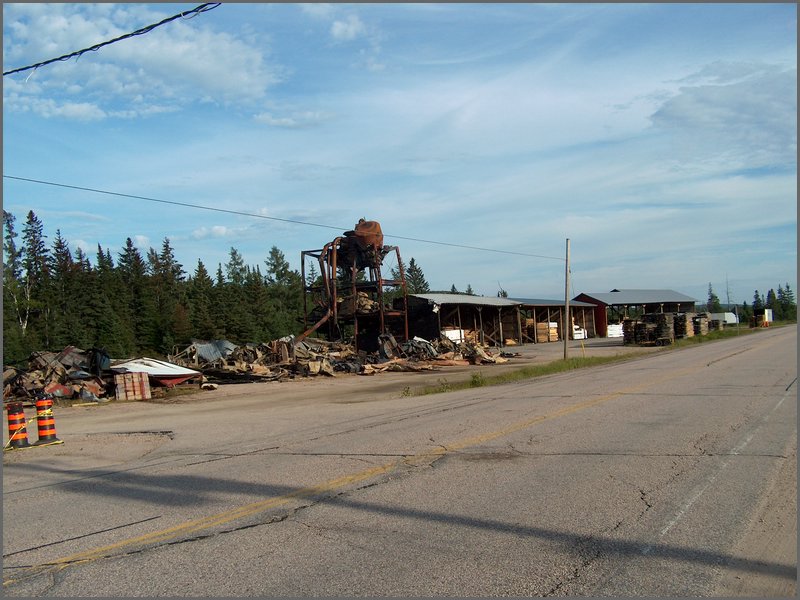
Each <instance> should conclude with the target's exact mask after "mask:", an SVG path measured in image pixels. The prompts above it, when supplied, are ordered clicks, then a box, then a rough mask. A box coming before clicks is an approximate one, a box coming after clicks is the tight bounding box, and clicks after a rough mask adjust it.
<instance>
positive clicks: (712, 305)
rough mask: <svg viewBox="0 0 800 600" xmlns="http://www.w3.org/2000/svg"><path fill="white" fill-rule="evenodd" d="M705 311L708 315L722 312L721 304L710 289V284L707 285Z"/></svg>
mask: <svg viewBox="0 0 800 600" xmlns="http://www.w3.org/2000/svg"><path fill="white" fill-rule="evenodd" d="M706 310H707V311H708V312H710V313H720V312H722V304H720V301H719V298H718V297H717V295H716V294H715V293H714V289H713V288H712V287H711V284H710V283H709V284H708V300H707V301H706Z"/></svg>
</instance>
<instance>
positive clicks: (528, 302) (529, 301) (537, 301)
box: [510, 298, 595, 308]
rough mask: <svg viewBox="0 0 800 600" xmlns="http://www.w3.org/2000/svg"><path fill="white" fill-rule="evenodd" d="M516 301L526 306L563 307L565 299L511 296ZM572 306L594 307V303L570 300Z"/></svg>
mask: <svg viewBox="0 0 800 600" xmlns="http://www.w3.org/2000/svg"><path fill="white" fill-rule="evenodd" d="M510 299H511V300H513V301H514V302H519V303H520V304H523V305H525V306H560V307H562V308H563V306H564V301H563V300H545V299H542V298H510ZM569 305H570V306H577V307H579V308H594V306H595V305H594V304H590V303H589V302H581V301H580V300H570V301H569Z"/></svg>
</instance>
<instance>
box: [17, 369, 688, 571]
mask: <svg viewBox="0 0 800 600" xmlns="http://www.w3.org/2000/svg"><path fill="white" fill-rule="evenodd" d="M702 368H703V367H690V368H686V369H681V370H676V371H672V372H671V373H670V374H669V375H667V376H664V377H659V378H653V379H649V380H648V381H647V382H646V383H644V384H641V385H637V386H633V387H629V388H625V389H622V390H619V391H616V392H612V393H610V394H606V395H603V396H599V397H597V398H592V399H589V400H584V401H583V402H578V403H576V404H571V405H569V406H565V407H564V408H560V409H558V410H555V411H553V412H550V413H547V414H544V415H539V416H536V417H533V418H530V419H526V420H524V421H519V422H517V423H513V424H511V425H509V426H508V427H505V428H503V429H499V430H497V431H491V432H488V433H484V434H481V435H477V436H473V437H469V438H465V439H463V440H459V441H456V442H452V443H450V444H447V446H442V447H439V448H436V449H434V450H431V451H425V452H420V453H418V454H413V455H411V456H406V457H403V458H401V459H397V460H393V461H391V462H387V463H384V464H382V465H378V466H375V467H370V468H368V469H364V470H362V471H358V472H357V473H351V474H349V475H343V476H341V477H337V478H334V479H330V480H328V481H326V482H323V483H320V484H317V485H313V486H308V487H304V488H300V489H298V490H296V491H294V492H290V493H288V494H284V495H282V496H276V497H273V498H267V499H265V500H260V501H258V502H253V503H250V504H245V505H244V506H240V507H237V508H234V509H231V510H226V511H224V512H221V513H217V514H214V515H209V516H206V517H202V518H200V519H194V520H191V521H186V522H184V523H181V524H180V525H176V526H174V527H169V528H167V529H162V530H159V531H153V532H151V533H146V534H144V535H140V536H137V537H133V538H128V539H125V540H121V541H119V542H116V543H114V544H109V545H107V546H102V547H100V548H95V549H93V550H87V551H84V552H78V553H76V554H71V555H69V556H66V557H63V558H59V559H56V560H54V561H49V562H46V563H42V564H40V565H37V566H34V567H31V568H30V569H34V570H38V569H41V568H45V567H56V568H58V569H59V570H60V569H63V568H66V567H68V566H70V565H73V564H77V563H86V562H91V561H94V560H97V559H99V558H104V557H106V556H108V555H109V553H111V552H113V551H115V550H119V549H121V548H125V547H130V546H137V545H144V544H155V543H158V542H164V541H167V540H170V539H175V538H177V537H178V536H180V535H187V534H190V533H195V532H198V531H202V530H206V529H210V528H212V527H217V526H220V525H225V524H227V523H230V522H231V521H235V520H237V519H242V518H244V517H248V516H251V515H254V514H256V513H259V512H263V511H265V510H268V509H271V508H275V507H277V506H282V505H284V504H287V503H288V502H290V501H291V500H293V499H297V498H312V497H314V496H319V495H322V494H326V493H329V492H332V491H334V490H339V489H342V488H344V487H346V486H348V485H352V484H354V483H359V482H362V481H366V480H368V479H371V478H373V477H377V476H379V475H383V474H385V473H388V472H389V471H391V470H393V469H395V468H397V467H399V466H401V465H417V464H424V463H425V462H428V461H430V460H431V459H433V458H438V457H442V456H445V455H447V454H449V453H451V452H455V451H458V450H463V449H464V448H469V447H472V446H479V445H481V444H485V443H487V442H490V441H492V440H495V439H498V438H501V437H504V436H507V435H510V434H512V433H516V432H517V431H521V430H523V429H527V428H529V427H532V426H533V425H536V424H537V423H541V422H543V421H548V420H551V419H557V418H559V417H564V416H567V415H570V414H573V413H576V412H578V411H581V410H585V409H587V408H591V407H593V406H597V405H600V404H604V403H606V402H609V401H611V400H614V399H617V398H619V397H621V396H624V395H626V394H631V393H635V392H639V391H642V390H644V389H646V388H648V387H652V386H653V385H656V384H658V383H662V382H664V381H668V380H670V379H675V378H676V377H680V376H682V375H684V374H688V373H691V372H694V371H698V370H701V369H702ZM29 572H30V571H29ZM21 578H22V577H19V578H16V579H11V578H10V579H4V580H3V585H4V586H6V585H8V584H11V583H14V582H15V581H17V580H18V579H21Z"/></svg>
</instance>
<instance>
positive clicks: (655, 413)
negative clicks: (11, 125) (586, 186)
mask: <svg viewBox="0 0 800 600" xmlns="http://www.w3.org/2000/svg"><path fill="white" fill-rule="evenodd" d="M408 375H409V376H411V377H413V374H408ZM796 376H797V329H796V327H792V328H780V329H773V330H765V331H760V332H758V333H756V334H753V335H747V336H741V337H737V338H732V339H729V340H725V341H720V342H714V343H704V344H701V345H699V346H695V347H690V348H686V349H682V350H679V351H673V350H669V351H660V352H653V353H649V354H647V355H644V356H642V357H640V358H637V359H635V360H631V361H627V362H624V363H620V364H614V365H611V366H606V367H597V368H592V369H586V370H580V371H573V372H570V373H564V374H560V375H555V376H549V377H546V378H540V379H536V380H531V381H528V382H524V383H517V384H508V385H504V386H497V387H486V388H476V389H473V390H467V391H463V392H450V393H446V394H437V395H431V396H423V397H405V396H403V395H401V394H397V393H394V394H388V393H386V392H385V391H384V392H381V393H375V395H374V396H370V393H369V391H364V389H365V388H364V387H363V386H366V385H368V384H367V383H360V384H359V385H361V386H362V394H361V395H360V396H359V397H358V398H356V399H352V401H348V398H351V397H350V396H347V395H346V394H342V393H339V391H338V390H339V389H340V388H338V387H337V386H338V385H340V382H339V381H338V380H334V381H319V380H318V381H316V382H314V384H313V385H308V386H307V387H306V388H305V389H306V392H307V393H306V394H304V393H303V392H302V391H300V392H298V389H302V388H298V387H294V388H292V390H291V392H290V397H291V398H290V399H289V400H287V396H285V395H282V392H278V391H277V390H278V388H276V387H275V386H270V385H269V384H263V385H261V386H260V387H256V386H252V387H249V388H248V390H250V391H249V392H248V393H247V394H246V395H241V394H240V395H237V396H236V397H234V398H230V397H227V398H226V397H214V398H212V399H210V400H209V399H207V398H206V399H198V401H197V402H192V401H185V402H182V403H179V404H169V403H165V404H151V403H125V404H116V403H111V404H110V405H104V406H97V407H89V408H71V409H62V410H57V411H56V424H57V430H58V433H59V437H60V438H61V439H63V440H64V442H65V443H64V444H63V445H60V446H51V447H44V448H36V449H31V450H19V451H12V452H7V453H5V454H4V461H3V462H4V469H3V525H4V527H3V556H4V561H3V573H4V592H5V594H6V595H8V596H57V597H63V596H106V597H131V596H200V597H220V596H260V597H263V596H301V597H305V596H462V597H463V596H531V595H532V596H547V595H557V596H565V595H566V596H570V595H572V596H583V595H593V596H645V595H647V596H651V595H656V596H708V595H726V596H730V595H742V596H786V597H794V595H795V593H796V577H797V552H796V540H797V534H796V531H797V513H796V506H797V504H796V502H797V501H796V490H797V483H796V471H797V458H796V447H797V383H796ZM356 379H358V378H355V379H350V380H347V381H346V382H344V383H342V385H345V386H346V385H351V384H352V382H353V381H355V380H356ZM367 381H368V382H373V381H374V382H375V385H376V386H378V385H380V383H381V379H380V376H378V377H376V378H375V379H372V380H370V379H367ZM33 437H34V438H35V435H34V436H33Z"/></svg>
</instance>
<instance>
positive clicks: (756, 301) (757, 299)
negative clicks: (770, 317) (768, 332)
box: [753, 290, 764, 311]
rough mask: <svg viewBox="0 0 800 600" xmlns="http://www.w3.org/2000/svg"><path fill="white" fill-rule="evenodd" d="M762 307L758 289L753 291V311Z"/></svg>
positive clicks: (762, 302)
mask: <svg viewBox="0 0 800 600" xmlns="http://www.w3.org/2000/svg"><path fill="white" fill-rule="evenodd" d="M762 308H764V300H763V299H762V297H761V296H760V295H759V293H758V290H756V291H755V292H754V293H753V311H756V310H760V309H762Z"/></svg>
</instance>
